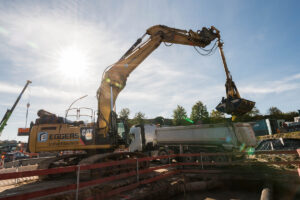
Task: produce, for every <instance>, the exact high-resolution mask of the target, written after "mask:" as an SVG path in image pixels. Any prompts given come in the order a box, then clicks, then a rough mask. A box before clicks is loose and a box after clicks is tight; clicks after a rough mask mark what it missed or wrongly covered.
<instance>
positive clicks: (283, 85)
mask: <svg viewBox="0 0 300 200" xmlns="http://www.w3.org/2000/svg"><path fill="white" fill-rule="evenodd" d="M299 79H300V74H295V75H292V76H289V77H283V78H282V79H281V80H276V81H263V82H260V83H255V84H252V85H247V86H242V87H240V91H242V92H243V93H246V94H262V95H266V94H270V93H282V92H286V91H291V90H297V89H300V82H299V81H297V80H299Z"/></svg>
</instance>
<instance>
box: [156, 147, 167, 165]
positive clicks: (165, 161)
mask: <svg viewBox="0 0 300 200" xmlns="http://www.w3.org/2000/svg"><path fill="white" fill-rule="evenodd" d="M167 155H168V153H167V151H166V150H160V151H159V152H158V156H167ZM160 163H161V164H163V165H165V164H168V163H169V158H162V159H160Z"/></svg>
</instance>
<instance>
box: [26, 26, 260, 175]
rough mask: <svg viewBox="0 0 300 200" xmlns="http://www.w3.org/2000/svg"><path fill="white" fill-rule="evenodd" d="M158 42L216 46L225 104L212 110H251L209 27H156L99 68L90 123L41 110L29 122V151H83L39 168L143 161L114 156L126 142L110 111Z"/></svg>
mask: <svg viewBox="0 0 300 200" xmlns="http://www.w3.org/2000/svg"><path fill="white" fill-rule="evenodd" d="M146 36H148V38H147V39H145V37H146ZM216 39H217V40H216ZM214 40H216V42H215V45H214V46H213V48H212V49H210V50H207V49H204V47H207V46H208V45H209V44H211V42H212V41H214ZM162 42H164V43H165V44H167V43H169V44H181V45H189V46H193V47H194V48H198V49H196V50H197V51H198V52H199V50H201V49H202V50H203V51H204V52H207V53H211V52H212V51H213V50H215V49H216V48H217V46H216V44H218V47H219V48H220V52H221V55H222V59H223V62H224V67H225V72H226V75H227V81H226V94H227V99H224V98H223V101H222V102H221V103H220V104H219V105H218V106H217V109H218V110H219V111H222V112H226V113H228V114H235V115H240V114H244V113H246V112H249V111H250V110H251V109H252V108H253V106H254V104H255V103H254V102H252V101H249V100H245V99H242V98H241V97H240V95H239V93H238V90H237V88H236V86H235V84H234V82H233V81H232V78H231V75H230V73H229V70H228V68H227V65H226V61H225V57H224V53H223V51H222V45H223V43H222V42H221V39H220V33H219V31H218V30H217V29H216V28H215V27H213V26H212V27H211V28H205V27H204V28H202V30H198V31H196V32H194V31H192V30H189V31H186V30H181V29H175V28H170V27H167V26H163V25H156V26H153V27H150V28H149V29H148V30H147V31H146V33H145V34H144V35H143V36H142V37H141V38H139V39H138V40H137V41H136V42H135V43H134V44H133V45H132V46H131V47H130V48H129V50H128V51H127V52H126V53H125V54H124V55H123V56H122V57H121V58H120V60H119V61H117V62H116V63H114V64H113V65H111V66H109V67H107V68H106V69H105V71H104V73H103V76H102V82H101V86H100V87H99V89H98V91H97V98H98V113H97V121H96V122H95V123H87V124H86V123H83V122H82V121H76V122H71V121H68V120H66V118H63V117H58V116H56V115H54V114H52V113H49V112H47V111H44V110H40V111H39V112H38V116H39V118H38V119H36V121H35V123H31V126H30V130H29V132H30V134H29V141H28V147H29V151H30V152H49V151H66V150H84V151H85V152H86V154H81V155H65V156H62V157H59V158H53V159H49V160H45V161H44V162H42V163H40V168H52V167H57V166H68V165H75V164H92V163H95V162H101V161H106V160H120V159H122V158H130V157H143V156H144V155H143V154H142V153H134V152H126V151H123V152H120V151H119V152H118V153H117V152H116V150H120V149H125V148H126V147H127V146H128V143H129V140H128V137H127V136H128V135H127V132H128V131H126V130H125V129H126V126H124V123H122V122H121V121H119V120H118V119H117V115H116V113H115V112H114V106H115V102H116V99H117V96H118V94H119V93H120V92H121V91H122V90H123V88H124V87H125V85H126V81H127V78H128V76H129V75H130V73H131V72H132V71H133V70H134V69H135V68H136V67H137V66H139V64H140V63H141V62H142V61H143V60H144V59H145V58H146V57H148V56H149V55H150V54H151V53H152V52H153V51H154V50H155V49H156V48H157V47H158V46H159V45H160V44H161V43H162ZM124 127H125V128H124ZM88 173H90V172H88ZM89 176H91V174H90V175H89Z"/></svg>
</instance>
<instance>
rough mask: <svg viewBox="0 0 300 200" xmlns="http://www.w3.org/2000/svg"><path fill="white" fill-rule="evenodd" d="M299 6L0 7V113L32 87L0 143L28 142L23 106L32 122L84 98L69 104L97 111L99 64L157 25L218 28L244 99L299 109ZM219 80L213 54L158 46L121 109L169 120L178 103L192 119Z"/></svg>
mask: <svg viewBox="0 0 300 200" xmlns="http://www.w3.org/2000/svg"><path fill="white" fill-rule="evenodd" d="M299 9H300V3H299V2H298V1H296V0H295V1H292V0H290V1H274V0H272V1H271V0H269V1H263V2H262V1H238V0H236V1H234V0H227V1H188V0H187V1H163V0H161V1H158V0H157V1H155V0H153V1H129V0H128V1H26V2H25V1H1V3H0V97H1V98H0V114H1V117H2V116H3V115H4V113H5V111H6V109H7V108H10V107H11V106H12V104H13V103H14V101H15V99H16V98H17V96H18V94H19V92H20V91H21V89H22V87H23V86H24V85H25V83H26V80H28V79H30V80H32V82H33V83H32V84H31V86H30V88H29V89H28V90H27V91H26V92H25V94H24V96H23V98H22V99H21V101H20V103H19V105H18V106H17V108H16V110H15V112H14V113H13V115H12V116H11V119H10V120H9V122H8V125H7V127H6V129H5V130H4V132H3V134H2V136H1V137H0V139H1V140H4V139H17V140H25V139H26V138H21V137H16V134H17V128H18V127H23V126H24V125H25V112H26V104H27V102H30V104H31V107H30V110H29V121H33V120H35V119H36V117H37V116H36V112H37V111H38V110H39V109H45V110H48V111H50V112H53V113H56V114H58V115H61V116H63V115H64V113H65V110H66V109H67V108H68V106H69V105H70V104H71V102H72V101H73V100H75V99H76V98H78V97H80V96H83V95H85V94H87V95H88V97H87V98H85V99H83V100H81V101H79V102H78V103H76V104H75V106H88V107H92V108H94V109H96V108H97V99H96V97H95V95H96V90H97V88H98V87H99V84H100V81H101V75H102V72H103V70H104V69H105V67H106V66H108V65H110V64H112V63H114V62H116V61H117V60H118V59H119V58H120V57H121V56H122V55H123V54H124V52H125V51H126V50H127V49H128V48H129V47H130V46H131V45H132V44H133V43H134V42H135V41H136V39H137V38H138V37H140V36H141V35H143V34H144V33H145V31H146V29H147V28H149V27H150V26H153V25H156V24H163V25H167V26H170V27H176V28H180V29H187V30H189V29H193V30H198V29H201V28H202V27H204V26H206V27H210V26H211V25H213V26H215V27H217V28H218V29H219V30H220V31H221V36H222V39H223V41H224V43H225V44H224V51H225V56H226V59H227V63H228V66H229V69H230V71H231V74H232V76H233V79H234V81H235V82H236V85H237V87H238V89H239V91H240V93H241V95H242V97H244V98H248V99H251V100H254V101H256V102H257V104H256V105H257V108H258V109H259V110H260V112H261V113H262V114H265V113H266V112H267V109H268V108H269V107H271V106H277V107H278V108H279V109H281V110H282V111H285V112H288V111H295V110H297V109H300V101H299V99H300V68H299V63H300V48H299V46H300V41H299V38H298V37H299V35H300V14H299ZM70 55H73V56H74V55H75V57H76V59H73V63H72V62H71V61H70V59H66V58H69V57H70ZM74 62H75V63H74ZM70 65H72V66H76V65H77V66H78V65H80V66H82V67H80V68H79V69H77V68H76V67H75V68H74V67H72V66H70ZM68 72H69V73H68ZM224 83H225V74H224V70H223V66H222V62H221V58H220V55H219V53H218V52H216V53H215V54H214V55H212V56H209V57H204V56H200V55H198V54H197V53H196V52H195V50H194V49H193V48H191V47H188V46H180V45H173V46H172V47H166V46H164V45H163V44H162V45H161V46H160V47H159V48H158V49H157V50H156V51H155V52H153V53H152V54H151V55H150V56H149V57H148V58H147V59H146V60H145V61H144V62H143V63H142V64H141V65H140V66H139V68H137V69H136V70H135V71H134V72H133V73H132V74H131V75H130V77H129V79H128V82H127V86H126V88H125V89H124V90H123V91H122V92H121V94H120V95H119V98H118V100H117V111H119V110H120V109H121V108H124V107H128V108H129V109H130V110H131V117H132V116H133V115H134V114H135V113H136V112H138V111H142V112H144V113H145V114H146V117H148V118H153V117H156V116H159V115H162V116H164V117H171V116H172V111H173V109H174V108H176V105H177V104H179V105H182V106H184V107H185V108H186V110H187V112H188V113H190V111H191V107H192V105H193V104H194V103H195V102H196V101H198V100H201V101H202V102H203V103H204V104H206V105H207V107H208V110H209V111H211V110H212V109H213V108H214V107H215V106H216V105H217V104H218V102H219V101H220V99H221V97H222V96H224V95H225V88H224Z"/></svg>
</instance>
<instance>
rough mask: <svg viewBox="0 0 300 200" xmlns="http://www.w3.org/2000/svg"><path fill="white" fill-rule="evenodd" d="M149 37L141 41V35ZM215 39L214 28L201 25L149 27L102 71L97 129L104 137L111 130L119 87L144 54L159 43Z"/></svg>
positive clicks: (203, 42) (204, 43)
mask: <svg viewBox="0 0 300 200" xmlns="http://www.w3.org/2000/svg"><path fill="white" fill-rule="evenodd" d="M146 35H149V38H148V39H147V40H146V41H145V42H142V41H143V38H144V37H145V36H146ZM216 38H217V33H216V31H215V29H212V28H210V29H207V28H203V29H202V30H201V31H197V32H194V31H192V30H190V31H186V30H180V29H175V28H169V27H167V26H162V25H157V26H153V27H151V28H149V29H148V30H147V31H146V33H145V34H144V35H143V36H142V37H141V38H139V39H138V40H137V41H136V42H135V43H134V44H133V45H132V47H131V48H129V50H128V51H127V52H126V53H125V54H124V55H123V56H122V57H121V59H120V60H119V61H118V62H116V63H115V64H113V65H111V66H109V67H108V68H107V69H106V70H105V71H104V73H103V77H102V82H101V86H100V88H99V89H98V91H97V97H98V128H99V129H100V134H104V136H105V135H106V134H107V133H108V132H110V131H113V130H114V129H115V128H116V127H113V126H114V124H115V122H114V120H115V119H114V118H115V116H114V112H112V111H113V108H114V105H115V101H116V98H117V96H118V94H119V93H120V92H121V91H122V90H123V88H124V87H125V85H126V81H127V78H128V76H129V75H130V73H131V72H132V71H133V70H134V69H135V68H136V67H137V66H138V65H139V64H140V63H141V62H142V61H143V60H144V59H145V58H146V57H148V56H149V55H150V54H151V53H152V52H153V51H154V50H155V49H156V48H157V47H158V46H159V45H160V44H161V43H162V42H166V43H173V44H182V45H190V46H198V47H201V48H204V47H206V46H207V45H209V44H210V43H211V42H212V41H213V40H214V39H216Z"/></svg>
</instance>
